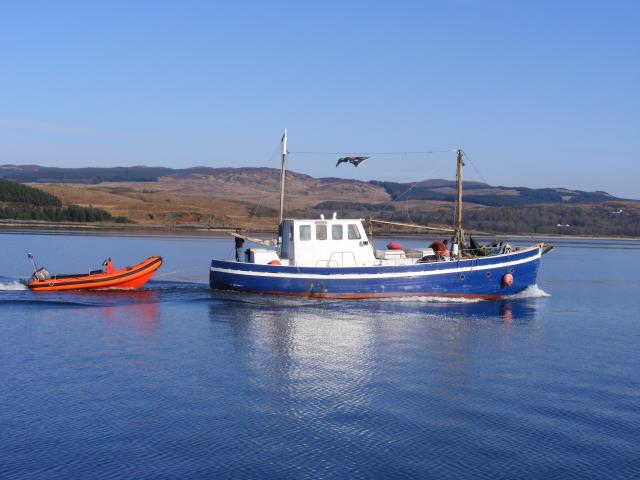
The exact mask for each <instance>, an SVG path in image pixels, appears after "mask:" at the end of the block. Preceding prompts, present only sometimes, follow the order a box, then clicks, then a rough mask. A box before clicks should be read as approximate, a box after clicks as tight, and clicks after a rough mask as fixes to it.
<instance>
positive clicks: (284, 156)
mask: <svg viewBox="0 0 640 480" xmlns="http://www.w3.org/2000/svg"><path fill="white" fill-rule="evenodd" d="M281 144H282V164H281V166H280V221H279V222H278V225H281V224H282V220H283V219H284V179H285V173H286V171H287V129H286V128H285V129H284V135H282V140H281Z"/></svg>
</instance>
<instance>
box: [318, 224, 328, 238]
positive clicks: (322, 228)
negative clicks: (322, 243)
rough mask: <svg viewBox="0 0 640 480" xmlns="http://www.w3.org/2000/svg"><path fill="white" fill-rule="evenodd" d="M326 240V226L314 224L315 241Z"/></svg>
mask: <svg viewBox="0 0 640 480" xmlns="http://www.w3.org/2000/svg"><path fill="white" fill-rule="evenodd" d="M326 239H327V224H326V223H325V224H322V223H316V240H326Z"/></svg>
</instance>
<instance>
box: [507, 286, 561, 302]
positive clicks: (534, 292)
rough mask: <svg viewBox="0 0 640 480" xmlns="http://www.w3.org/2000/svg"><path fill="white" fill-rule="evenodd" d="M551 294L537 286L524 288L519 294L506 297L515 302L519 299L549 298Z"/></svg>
mask: <svg viewBox="0 0 640 480" xmlns="http://www.w3.org/2000/svg"><path fill="white" fill-rule="evenodd" d="M550 296H551V294H549V293H547V292H545V291H544V290H542V289H541V288H540V287H539V286H538V284H537V283H536V284H535V285H531V286H529V287H527V288H525V289H524V290H523V291H521V292H519V293H514V294H513V295H509V296H508V297H506V298H507V299H509V300H517V299H520V298H542V297H550Z"/></svg>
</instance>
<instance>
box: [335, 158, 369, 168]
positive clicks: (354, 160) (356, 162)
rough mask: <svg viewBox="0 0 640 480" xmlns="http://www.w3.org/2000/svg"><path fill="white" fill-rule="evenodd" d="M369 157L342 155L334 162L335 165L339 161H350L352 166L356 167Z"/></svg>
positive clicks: (339, 162)
mask: <svg viewBox="0 0 640 480" xmlns="http://www.w3.org/2000/svg"><path fill="white" fill-rule="evenodd" d="M367 158H369V157H342V158H339V159H338V163H336V167H337V166H338V165H340V164H341V163H350V164H351V165H353V166H354V167H357V166H358V165H360V164H361V163H362V162H364V161H365V160H366V159H367Z"/></svg>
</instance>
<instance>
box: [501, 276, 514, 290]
mask: <svg viewBox="0 0 640 480" xmlns="http://www.w3.org/2000/svg"><path fill="white" fill-rule="evenodd" d="M511 285H513V275H512V274H510V273H505V274H504V275H503V276H502V286H503V287H510V286H511Z"/></svg>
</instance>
